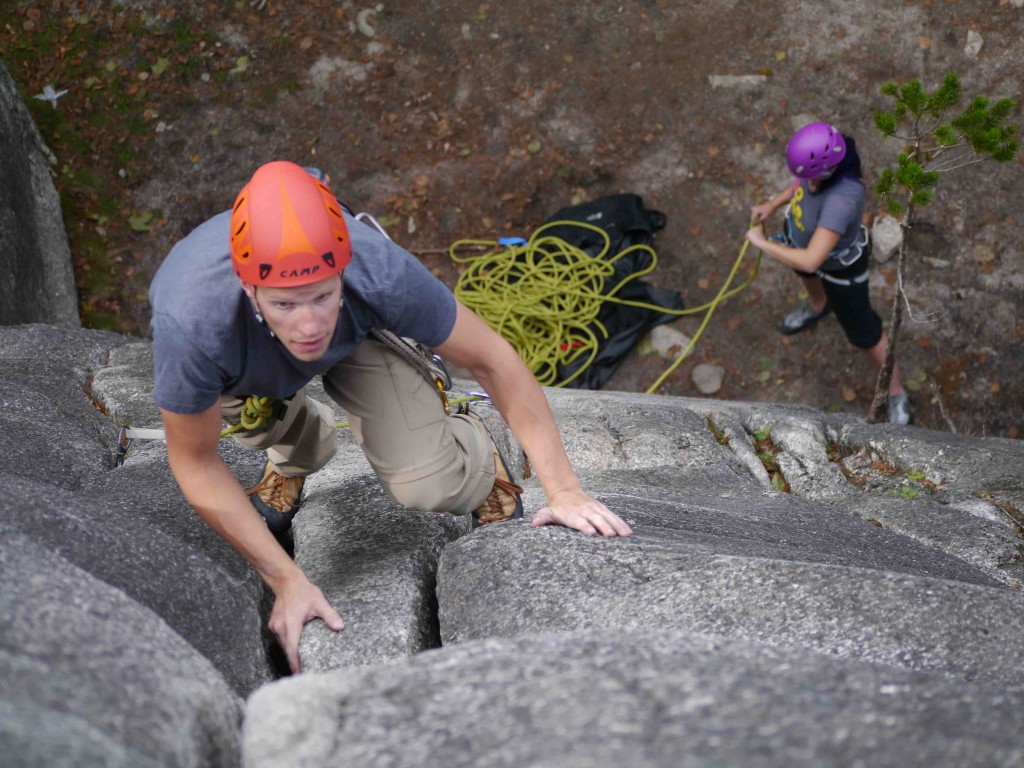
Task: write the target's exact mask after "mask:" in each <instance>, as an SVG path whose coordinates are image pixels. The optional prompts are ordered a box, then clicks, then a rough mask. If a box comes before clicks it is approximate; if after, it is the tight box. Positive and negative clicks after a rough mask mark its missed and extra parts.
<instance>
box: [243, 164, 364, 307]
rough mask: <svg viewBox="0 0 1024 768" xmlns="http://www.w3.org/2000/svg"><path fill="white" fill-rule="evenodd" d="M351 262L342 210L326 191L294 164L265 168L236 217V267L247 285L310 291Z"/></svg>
mask: <svg viewBox="0 0 1024 768" xmlns="http://www.w3.org/2000/svg"><path fill="white" fill-rule="evenodd" d="M351 259H352V244H351V242H350V241H349V237H348V227H346V226H345V220H344V219H343V218H342V216H341V206H340V205H339V204H338V200H337V198H335V197H334V194H333V193H332V192H331V190H330V189H328V187H327V185H326V184H324V183H323V182H321V181H318V180H317V179H315V178H313V177H312V176H311V175H310V174H309V173H308V172H307V171H305V170H304V169H303V168H301V167H300V166H298V165H295V164H294V163H289V162H286V161H283V160H278V161H275V162H272V163H267V164H266V165H263V166H260V167H259V168H258V169H257V170H256V173H254V174H253V175H252V178H251V179H249V183H248V184H246V185H245V186H244V187H243V188H242V191H241V192H239V193H238V197H237V198H236V199H235V207H234V209H233V210H232V211H231V262H232V264H233V266H234V268H235V274H236V275H238V278H239V280H241V281H242V282H243V283H250V284H252V285H259V286H266V287H268V288H291V287H294V286H298V285H307V284H309V283H315V282H317V281H318V280H323V279H324V278H326V277H330V276H331V275H336V274H338V273H339V272H341V270H343V269H344V268H345V267H346V266H348V263H349V261H350V260H351Z"/></svg>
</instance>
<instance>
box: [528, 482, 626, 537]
mask: <svg viewBox="0 0 1024 768" xmlns="http://www.w3.org/2000/svg"><path fill="white" fill-rule="evenodd" d="M541 525H564V526H565V527H566V528H575V529H576V530H577V531H580V532H581V533H585V534H587V535H588V536H593V535H594V534H596V533H600V534H601V535H602V536H608V537H613V536H630V535H632V533H633V531H632V529H631V528H630V527H629V526H628V525H627V524H626V521H625V520H623V519H622V518H621V517H619V516H618V515H616V514H615V513H614V512H612V511H611V510H610V509H608V507H606V506H605V505H604V504H602V503H601V502H600V501H598V500H597V499H594V498H591V497H590V496H588V495H587V494H586V493H584V492H583V491H582V490H574V491H563V492H561V493H558V494H555V496H554V497H552V498H551V499H549V500H548V505H547V506H546V507H544V508H543V509H541V510H539V511H538V512H537V514H536V515H534V516H533V522H532V523H530V527H531V528H536V527H537V526H541Z"/></svg>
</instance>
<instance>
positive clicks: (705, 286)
mask: <svg viewBox="0 0 1024 768" xmlns="http://www.w3.org/2000/svg"><path fill="white" fill-rule="evenodd" d="M697 285H699V286H700V288H701V290H703V291H706V290H707V289H708V286H709V285H711V281H710V280H708V279H707V278H706V277H702V278H700V279H699V280H698V281H697Z"/></svg>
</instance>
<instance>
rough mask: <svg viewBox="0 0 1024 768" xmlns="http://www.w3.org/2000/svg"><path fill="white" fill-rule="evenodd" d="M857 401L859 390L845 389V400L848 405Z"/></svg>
mask: <svg viewBox="0 0 1024 768" xmlns="http://www.w3.org/2000/svg"><path fill="white" fill-rule="evenodd" d="M856 399H857V390H855V389H854V388H853V387H843V400H845V401H846V402H848V403H852V402H853V401H854V400H856Z"/></svg>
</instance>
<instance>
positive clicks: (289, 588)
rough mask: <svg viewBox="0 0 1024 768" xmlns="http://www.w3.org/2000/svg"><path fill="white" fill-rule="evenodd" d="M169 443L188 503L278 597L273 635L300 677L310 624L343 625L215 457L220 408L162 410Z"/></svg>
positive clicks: (174, 469) (273, 613)
mask: <svg viewBox="0 0 1024 768" xmlns="http://www.w3.org/2000/svg"><path fill="white" fill-rule="evenodd" d="M160 413H161V415H162V416H163V420H164V434H165V436H166V438H167V460H168V462H169V463H170V465H171V471H172V472H173V473H174V478H175V479H176V480H177V481H178V485H179V486H180V487H181V490H182V493H184V494H185V498H186V499H188V501H189V503H190V504H191V505H192V506H193V507H194V508H195V510H196V512H198V513H199V515H200V517H202V518H203V520H205V521H206V522H207V524H208V525H209V526H210V527H211V528H213V529H214V530H215V531H216V532H217V533H218V534H219V535H220V536H221V537H222V538H224V539H225V540H226V541H227V542H229V543H230V544H231V546H233V547H234V548H235V549H236V550H237V551H238V552H239V553H240V554H241V555H242V556H243V557H244V558H245V559H246V560H248V561H249V562H250V563H251V564H252V566H253V567H254V568H255V569H256V570H257V571H258V572H259V574H260V576H262V577H263V580H264V581H266V582H267V584H268V585H269V586H270V588H271V589H272V590H274V594H275V595H276V596H277V599H276V601H275V602H274V609H273V610H272V611H271V613H270V622H269V626H270V630H271V631H272V632H273V633H274V635H275V636H276V637H277V639H278V642H280V643H281V647H282V648H284V652H285V654H286V655H287V657H288V665H289V666H290V667H291V669H292V671H293V672H298V671H299V637H300V636H301V635H302V627H303V625H305V624H306V622H308V621H312V620H313V619H315V618H318V617H319V618H321V619H323V620H324V621H325V622H327V626H329V627H330V628H331V629H333V630H335V631H339V630H342V629H344V628H345V622H343V621H342V620H341V616H339V615H338V612H337V611H335V610H334V609H333V608H332V607H331V605H330V603H328V602H327V599H326V598H325V597H324V595H323V593H322V592H321V591H320V590H319V589H317V588H316V587H314V586H313V585H312V584H311V583H310V582H309V580H308V579H307V578H306V575H305V574H304V573H303V572H302V570H301V569H300V568H299V567H298V566H296V565H295V562H294V561H293V560H292V559H291V558H290V557H289V556H288V554H287V553H286V552H285V551H284V550H283V549H282V548H281V545H280V544H279V543H278V542H277V541H276V540H275V539H274V537H273V536H272V535H271V533H270V531H269V530H268V529H267V526H266V524H265V523H264V522H263V520H262V518H260V515H259V513H258V512H257V511H256V510H255V509H253V506H252V503H251V502H250V501H249V498H248V496H246V494H245V492H244V491H243V490H242V487H241V486H240V485H239V484H238V481H237V480H236V479H235V478H234V476H233V475H232V474H231V472H229V471H228V468H227V466H226V465H225V464H224V461H223V459H221V457H220V455H219V454H218V453H217V443H218V442H219V440H220V406H219V404H216V403H215V404H214V405H212V406H211V407H210V408H209V409H207V410H206V411H203V412H201V413H197V414H180V413H173V412H170V411H165V410H163V409H161V411H160Z"/></svg>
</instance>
